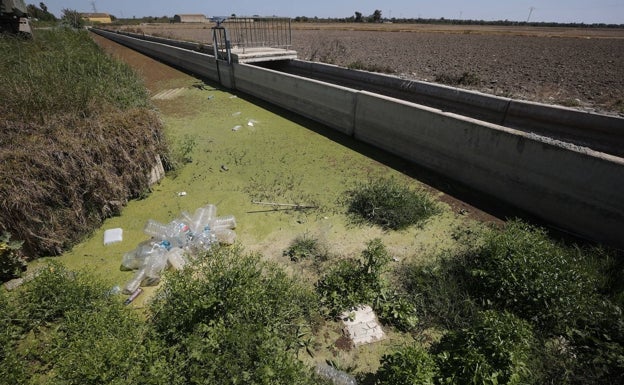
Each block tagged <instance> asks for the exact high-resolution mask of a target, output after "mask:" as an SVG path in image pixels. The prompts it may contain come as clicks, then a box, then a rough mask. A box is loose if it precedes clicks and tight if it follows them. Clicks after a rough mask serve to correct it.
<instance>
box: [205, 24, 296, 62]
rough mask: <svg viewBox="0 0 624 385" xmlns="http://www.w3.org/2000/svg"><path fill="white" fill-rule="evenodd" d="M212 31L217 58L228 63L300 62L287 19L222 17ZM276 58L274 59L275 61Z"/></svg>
mask: <svg viewBox="0 0 624 385" xmlns="http://www.w3.org/2000/svg"><path fill="white" fill-rule="evenodd" d="M215 22H216V23H217V25H216V26H215V27H213V28H212V37H213V47H214V48H213V49H214V56H215V57H216V58H218V59H220V60H224V61H227V62H228V63H232V61H235V62H250V61H260V60H263V61H266V60H284V59H293V58H296V52H294V51H291V50H290V47H291V46H292V32H291V20H290V18H287V17H221V18H215ZM272 57H274V59H272Z"/></svg>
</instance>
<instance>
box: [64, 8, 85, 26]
mask: <svg viewBox="0 0 624 385" xmlns="http://www.w3.org/2000/svg"><path fill="white" fill-rule="evenodd" d="M61 12H62V14H63V16H61V20H63V22H65V23H66V24H67V25H69V26H70V27H72V28H82V27H84V20H83V19H82V16H80V13H79V12H78V11H76V10H75V9H63V10H62V11H61Z"/></svg>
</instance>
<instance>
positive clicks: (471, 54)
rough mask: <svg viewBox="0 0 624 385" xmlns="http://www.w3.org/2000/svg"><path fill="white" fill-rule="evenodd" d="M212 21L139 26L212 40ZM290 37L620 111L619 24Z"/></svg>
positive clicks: (321, 50) (365, 63)
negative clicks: (615, 25) (603, 26)
mask: <svg viewBox="0 0 624 385" xmlns="http://www.w3.org/2000/svg"><path fill="white" fill-rule="evenodd" d="M211 26H212V25H210V24H184V25H182V24H178V25H169V24H161V25H158V24H149V25H141V26H140V27H138V28H139V29H140V30H141V31H142V32H144V33H147V34H155V35H160V36H166V37H172V38H179V39H184V40H192V41H198V42H204V43H210V39H211V38H210V36H211V35H210V27H211ZM132 28H133V29H136V27H132ZM292 44H293V48H294V49H295V50H296V51H297V52H298V56H299V58H300V59H302V60H311V61H320V62H325V63H329V64H335V65H339V66H345V67H351V68H356V69H363V70H369V71H374V72H387V73H390V74H392V75H395V76H399V77H402V78H405V79H411V80H424V81H430V82H437V83H444V84H449V85H452V86H458V87H462V88H467V89H473V90H477V91H481V92H485V93H489V94H494V95H499V96H505V97H513V98H518V99H524V100H532V101H538V102H544V103H548V104H560V105H564V106H568V107H576V108H582V109H584V110H590V111H592V110H594V111H598V112H606V113H614V114H619V115H624V65H622V63H624V29H598V28H557V27H552V28H548V27H502V26H456V25H448V26H446V25H430V24H427V25H418V24H370V23H365V24H344V23H333V24H332V23H293V27H292Z"/></svg>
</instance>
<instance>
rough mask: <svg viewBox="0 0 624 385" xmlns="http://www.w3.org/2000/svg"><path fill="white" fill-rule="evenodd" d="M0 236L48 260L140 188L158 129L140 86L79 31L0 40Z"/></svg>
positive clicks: (155, 150)
mask: <svg viewBox="0 0 624 385" xmlns="http://www.w3.org/2000/svg"><path fill="white" fill-rule="evenodd" d="M0 64H1V65H0V67H1V68H2V69H3V70H2V71H1V72H0V84H2V87H0V98H1V99H2V104H1V105H0V130H1V131H2V136H1V137H0V179H1V180H2V184H1V185H0V232H8V233H10V234H11V235H12V239H14V240H21V241H24V245H23V250H24V252H25V254H26V255H27V256H28V257H31V258H34V257H38V256H42V255H57V254H60V253H61V252H62V251H63V250H65V249H67V248H68V247H69V246H71V245H72V244H74V243H75V242H77V241H78V240H80V239H81V238H82V237H84V235H85V234H87V233H89V232H90V231H91V230H93V229H94V228H96V227H97V226H98V225H100V224H101V222H102V220H103V219H104V218H106V217H109V216H112V215H115V214H118V213H119V211H120V210H121V208H122V206H123V205H124V204H125V203H126V202H127V199H128V198H129V197H139V196H140V195H141V194H143V193H145V192H146V191H147V190H148V188H149V187H148V174H149V171H150V169H151V168H152V167H153V165H154V162H155V156H156V155H157V154H163V153H165V146H164V143H163V139H162V131H161V123H160V121H159V119H158V116H157V115H156V114H155V113H154V112H153V111H152V110H151V107H150V104H149V98H148V94H147V92H146V90H145V87H144V86H143V84H142V83H141V80H140V79H139V78H138V77H137V76H136V75H135V74H134V72H133V71H132V70H131V69H130V67H128V66H127V65H126V64H123V63H121V62H119V61H116V60H114V59H113V58H111V57H109V56H107V55H106V54H104V53H103V52H102V51H101V50H100V49H99V48H98V47H97V46H96V45H95V44H94V42H93V41H92V40H91V39H90V37H89V35H88V33H87V32H86V31H74V30H70V29H56V30H46V31H44V30H41V31H37V33H36V36H35V38H34V39H33V40H29V41H24V40H20V39H15V38H11V37H8V36H2V37H1V38H0Z"/></svg>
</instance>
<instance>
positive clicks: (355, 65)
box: [347, 60, 395, 74]
mask: <svg viewBox="0 0 624 385" xmlns="http://www.w3.org/2000/svg"><path fill="white" fill-rule="evenodd" d="M347 68H349V69H352V70H361V71H368V72H378V73H384V74H392V73H394V72H395V71H394V70H393V69H392V68H390V67H384V66H381V65H378V64H365V63H363V62H362V61H360V60H357V61H354V62H352V63H349V64H348V65H347Z"/></svg>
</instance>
